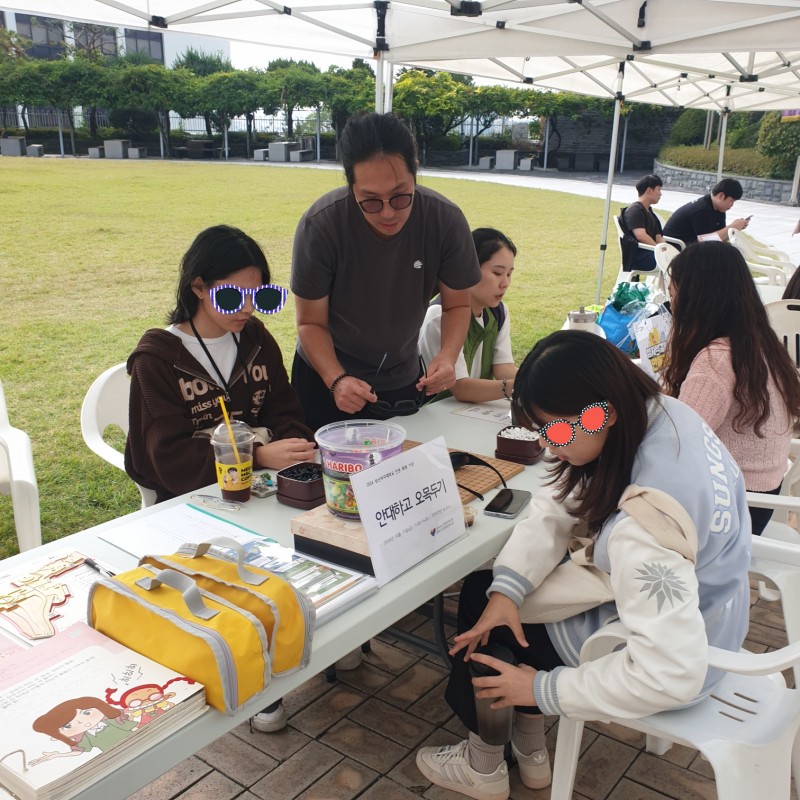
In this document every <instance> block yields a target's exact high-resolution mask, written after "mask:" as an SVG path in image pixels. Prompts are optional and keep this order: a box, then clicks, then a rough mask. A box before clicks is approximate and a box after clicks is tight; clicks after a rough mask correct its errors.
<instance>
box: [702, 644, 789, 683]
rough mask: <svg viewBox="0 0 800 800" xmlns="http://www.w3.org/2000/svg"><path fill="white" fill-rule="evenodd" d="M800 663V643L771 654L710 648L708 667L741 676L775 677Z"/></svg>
mask: <svg viewBox="0 0 800 800" xmlns="http://www.w3.org/2000/svg"><path fill="white" fill-rule="evenodd" d="M799 661H800V642H793V643H792V644H789V645H787V646H786V647H782V648H781V649H780V650H773V651H772V652H770V653H750V652H747V651H740V652H738V653H734V652H733V651H732V650H721V649H720V648H719V647H710V646H709V648H708V665H709V666H710V667H717V669H724V670H727V671H728V672H736V673H738V674H739V675H774V674H775V673H777V672H781V671H782V670H784V669H789V667H792V666H794V665H795V664H796V663H798V662H799Z"/></svg>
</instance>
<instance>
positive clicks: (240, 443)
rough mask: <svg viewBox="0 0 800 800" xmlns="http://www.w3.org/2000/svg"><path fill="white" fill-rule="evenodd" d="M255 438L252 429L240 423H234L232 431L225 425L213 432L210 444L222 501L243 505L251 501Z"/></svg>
mask: <svg viewBox="0 0 800 800" xmlns="http://www.w3.org/2000/svg"><path fill="white" fill-rule="evenodd" d="M231 437H233V438H231ZM255 438H256V437H255V434H254V433H253V431H252V430H251V428H250V426H249V425H247V424H246V423H244V422H239V421H238V420H233V421H232V422H231V424H230V428H228V426H227V425H225V423H222V424H220V425H217V427H216V428H215V429H214V433H213V435H212V436H211V444H212V445H213V446H214V460H215V462H216V468H217V483H218V484H219V488H220V489H221V490H222V499H223V500H238V501H239V502H242V503H243V502H245V501H246V500H249V499H250V482H251V480H252V477H253V442H254V441H255Z"/></svg>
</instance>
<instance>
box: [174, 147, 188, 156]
mask: <svg viewBox="0 0 800 800" xmlns="http://www.w3.org/2000/svg"><path fill="white" fill-rule="evenodd" d="M188 154H189V148H188V147H173V148H172V157H173V158H186V156H187V155H188Z"/></svg>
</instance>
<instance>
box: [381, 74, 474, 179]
mask: <svg viewBox="0 0 800 800" xmlns="http://www.w3.org/2000/svg"><path fill="white" fill-rule="evenodd" d="M469 91H470V90H469V88H468V87H467V86H466V85H465V84H464V83H463V82H461V81H456V80H454V79H453V76H452V75H450V74H449V73H447V72H435V73H434V72H429V71H425V70H419V69H410V70H403V71H401V73H400V75H399V77H398V79H397V81H396V82H395V88H394V102H393V108H394V110H395V111H396V112H397V114H399V115H400V116H401V117H403V119H405V120H406V121H407V122H408V123H409V124H410V127H411V129H412V131H413V132H414V135H415V136H416V139H417V148H418V150H419V152H420V154H421V158H422V163H423V164H425V161H426V154H427V149H428V145H429V143H430V142H431V141H432V140H434V139H436V138H438V137H441V136H446V135H447V134H448V133H449V132H450V131H451V130H453V129H454V128H455V127H456V126H457V125H459V124H460V123H461V122H462V121H463V119H464V117H465V112H466V105H467V103H466V98H467V95H468V93H469Z"/></svg>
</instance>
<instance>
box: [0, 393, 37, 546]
mask: <svg viewBox="0 0 800 800" xmlns="http://www.w3.org/2000/svg"><path fill="white" fill-rule="evenodd" d="M0 494H5V495H10V496H11V505H12V507H13V509H14V527H15V528H16V530H17V544H18V545H19V549H20V552H22V551H24V550H31V549H32V548H34V547H38V546H39V545H40V544H41V543H42V523H41V519H40V517H39V486H38V484H37V483H36V473H35V471H34V468H33V450H32V448H31V440H30V437H29V436H28V434H27V433H25V431H21V430H19V428H12V427H11V423H10V422H9V419H8V408H7V407H6V396H5V393H4V392H3V384H2V383H0Z"/></svg>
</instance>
